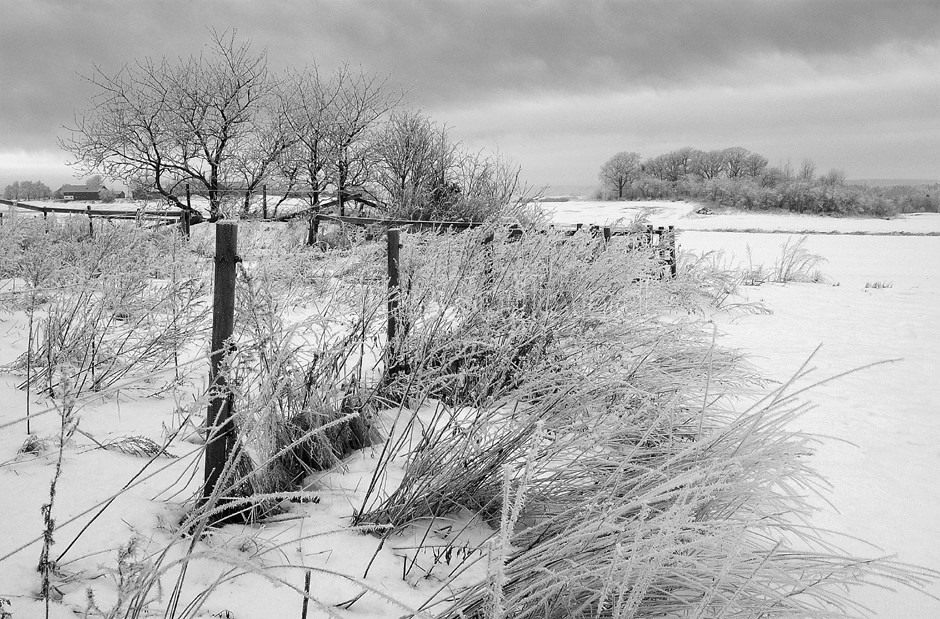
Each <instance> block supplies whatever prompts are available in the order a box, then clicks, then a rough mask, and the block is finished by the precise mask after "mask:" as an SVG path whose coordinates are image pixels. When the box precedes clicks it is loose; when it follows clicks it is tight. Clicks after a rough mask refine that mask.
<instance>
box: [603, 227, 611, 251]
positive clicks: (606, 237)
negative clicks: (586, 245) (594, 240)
mask: <svg viewBox="0 0 940 619" xmlns="http://www.w3.org/2000/svg"><path fill="white" fill-rule="evenodd" d="M608 243H610V226H604V246H605V247H606V246H607V244H608Z"/></svg>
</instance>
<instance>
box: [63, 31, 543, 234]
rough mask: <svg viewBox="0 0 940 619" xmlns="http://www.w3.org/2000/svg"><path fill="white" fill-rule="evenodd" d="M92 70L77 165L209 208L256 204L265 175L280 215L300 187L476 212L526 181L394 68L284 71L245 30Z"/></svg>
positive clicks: (240, 209)
mask: <svg viewBox="0 0 940 619" xmlns="http://www.w3.org/2000/svg"><path fill="white" fill-rule="evenodd" d="M88 80H89V81H90V82H91V84H92V86H93V87H94V88H95V91H96V94H95V95H94V98H93V100H92V101H91V105H90V107H89V108H88V109H86V110H85V111H84V112H82V113H80V114H78V115H77V116H76V119H75V121H74V126H72V127H70V128H68V129H69V133H68V137H67V138H65V139H63V140H61V146H62V147H63V148H64V149H65V150H66V151H68V152H69V153H71V155H72V156H73V157H74V162H73V165H74V166H75V167H76V168H78V169H79V170H81V171H83V172H85V173H98V174H103V175H104V176H106V177H108V178H111V179H115V180H121V181H123V182H124V183H126V184H127V186H128V188H129V189H130V190H131V194H132V195H133V196H135V197H144V196H154V195H155V196H159V197H160V198H161V199H165V200H167V201H168V202H169V203H171V204H173V205H175V206H177V207H179V208H181V209H187V208H188V206H187V204H186V200H185V198H184V197H183V196H185V192H186V187H187V186H189V187H190V189H191V191H192V193H193V194H195V195H201V196H204V197H206V198H207V199H208V202H209V217H210V220H214V219H217V218H219V217H222V216H224V215H226V214H228V215H232V214H237V215H244V214H248V212H249V210H250V209H251V208H252V198H253V196H255V197H256V196H257V195H258V194H260V193H261V190H262V186H264V187H266V189H267V191H268V193H273V194H276V195H278V196H279V199H276V200H274V201H273V209H274V212H275V216H276V213H277V208H278V206H279V205H280V204H281V203H283V201H284V200H286V199H287V198H288V197H298V196H300V197H302V198H303V200H305V201H306V204H307V206H308V207H309V208H310V209H312V210H315V209H317V208H319V206H320V205H321V204H322V203H323V202H324V201H325V196H326V195H328V194H329V195H334V196H337V198H338V200H339V208H340V209H341V210H342V208H343V205H344V202H343V200H344V196H347V195H350V194H355V193H363V194H365V195H368V196H369V197H370V198H371V199H372V200H373V201H374V202H376V203H378V204H380V205H383V206H384V208H385V210H386V211H387V214H388V215H392V216H399V217H407V218H440V217H445V216H448V217H458V216H460V217H464V218H467V219H478V218H482V217H484V216H485V215H486V214H488V213H490V212H491V211H493V209H495V208H497V206H499V205H502V204H505V203H507V202H509V201H510V199H511V197H512V196H515V195H517V194H519V193H523V192H524V191H525V189H526V188H525V187H524V185H523V184H522V183H521V182H520V178H519V175H520V169H519V167H518V165H516V164H515V163H514V162H513V161H511V160H509V159H507V158H505V157H502V156H499V155H497V154H491V153H486V152H482V151H481V152H473V151H469V150H468V149H466V148H465V147H464V146H463V145H462V144H460V143H459V142H456V141H454V140H453V139H452V138H451V136H450V134H449V130H448V128H447V126H446V125H443V124H439V123H437V122H435V121H434V120H432V119H431V118H429V117H428V116H426V115H425V114H424V113H422V112H421V111H419V110H413V109H406V108H405V107H404V106H403V101H404V97H405V93H404V92H403V91H401V90H400V89H397V88H395V87H394V86H393V85H392V83H391V82H390V80H389V78H388V77H385V76H381V75H376V74H372V73H369V72H368V71H366V70H364V69H353V68H351V67H349V66H347V65H341V66H339V67H336V68H335V69H333V70H332V71H321V70H320V68H318V67H317V66H316V65H315V64H313V65H310V66H307V67H304V68H303V69H296V68H288V69H286V70H284V71H282V72H275V71H274V70H272V69H271V68H269V66H268V62H267V58H266V55H265V53H264V52H261V53H255V52H253V51H252V49H251V45H250V42H244V43H242V42H238V41H237V40H236V38H235V36H234V34H222V35H220V34H218V33H213V37H212V41H210V43H209V45H208V52H207V53H205V54H202V55H199V56H197V57H190V58H180V59H178V60H176V61H171V60H168V59H166V58H164V59H162V60H152V59H145V60H138V61H136V62H134V63H131V64H129V65H127V66H126V67H125V68H124V69H122V70H121V71H120V72H118V73H117V74H114V75H109V74H106V73H104V72H102V71H101V70H100V69H98V70H97V72H96V73H95V74H94V75H93V76H92V77H90V78H88ZM193 214H194V215H197V214H196V213H193Z"/></svg>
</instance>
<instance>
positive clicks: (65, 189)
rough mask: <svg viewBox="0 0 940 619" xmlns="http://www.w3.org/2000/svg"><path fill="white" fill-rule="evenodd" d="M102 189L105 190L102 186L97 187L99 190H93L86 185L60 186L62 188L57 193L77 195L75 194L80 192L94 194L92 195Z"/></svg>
mask: <svg viewBox="0 0 940 619" xmlns="http://www.w3.org/2000/svg"><path fill="white" fill-rule="evenodd" d="M102 189H105V187H104V185H102V186H101V187H99V188H97V189H93V188H91V187H89V186H88V185H62V186H61V187H60V188H59V191H61V192H62V193H77V192H82V193H84V192H94V193H98V192H99V191H100V190H102Z"/></svg>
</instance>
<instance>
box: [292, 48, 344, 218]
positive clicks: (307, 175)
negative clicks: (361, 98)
mask: <svg viewBox="0 0 940 619" xmlns="http://www.w3.org/2000/svg"><path fill="white" fill-rule="evenodd" d="M279 95H280V98H281V101H282V102H283V103H282V106H283V109H284V117H285V122H286V124H287V127H288V129H289V132H290V134H291V135H292V136H293V140H292V142H291V146H290V147H289V148H288V149H287V150H286V151H285V152H284V154H283V156H282V157H281V158H280V160H279V163H278V177H279V178H280V179H281V180H282V181H283V182H284V187H283V189H284V196H285V197H286V196H287V195H289V194H290V193H291V192H292V191H298V192H300V193H302V194H303V195H304V197H305V198H306V200H307V203H308V205H309V206H310V207H311V208H313V209H316V208H317V207H318V206H319V204H320V198H321V196H322V194H323V192H324V191H325V190H326V187H327V184H328V182H329V179H328V177H327V171H328V168H329V164H330V163H331V162H332V161H333V160H334V157H333V153H332V145H333V144H332V140H331V139H330V138H331V136H332V134H333V131H334V127H335V116H336V99H337V96H338V93H337V83H336V80H335V79H334V80H330V79H327V80H324V79H322V78H321V75H320V71H319V69H318V67H317V66H316V65H313V66H311V67H308V68H306V69H304V70H303V71H301V72H293V71H291V72H288V73H287V76H286V78H285V80H284V82H283V87H282V88H281V89H280V91H279Z"/></svg>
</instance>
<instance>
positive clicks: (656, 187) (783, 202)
mask: <svg viewBox="0 0 940 619" xmlns="http://www.w3.org/2000/svg"><path fill="white" fill-rule="evenodd" d="M599 177H600V180H601V187H600V189H599V190H598V191H597V194H596V196H595V197H596V198H599V199H604V200H658V199H672V200H682V199H684V200H695V201H700V202H705V203H709V204H712V205H715V206H722V207H731V208H740V209H746V210H775V209H782V210H787V211H794V212H797V213H817V214H831V215H874V216H879V217H886V216H890V215H894V214H897V213H910V212H925V211H926V212H934V213H936V212H940V183H934V184H932V185H913V186H911V185H907V186H905V185H896V186H891V187H874V186H866V185H854V184H853V185H849V184H846V182H845V173H844V172H843V171H842V170H835V169H834V170H830V171H828V172H826V173H824V174H818V173H817V170H816V165H815V164H814V163H813V162H812V161H811V160H808V159H807V160H804V161H803V162H802V164H801V165H800V167H799V168H794V167H793V166H792V165H791V164H790V163H786V164H784V165H781V166H771V165H768V162H767V158H766V157H764V156H762V155H760V154H758V153H754V152H751V151H749V150H747V149H746V148H742V147H740V146H735V147H731V148H725V149H720V150H710V151H703V150H699V149H696V148H691V147H686V148H680V149H678V150H674V151H672V152H669V153H665V154H663V155H658V156H656V157H651V158H649V159H643V158H642V157H641V156H640V155H639V154H637V153H633V152H620V153H617V154H616V155H614V156H613V157H611V158H610V159H609V160H608V161H607V162H606V163H604V165H603V166H602V167H601V171H600V175H599Z"/></svg>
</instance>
